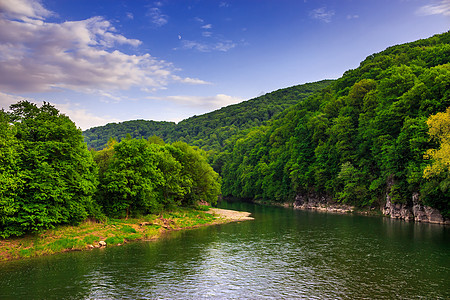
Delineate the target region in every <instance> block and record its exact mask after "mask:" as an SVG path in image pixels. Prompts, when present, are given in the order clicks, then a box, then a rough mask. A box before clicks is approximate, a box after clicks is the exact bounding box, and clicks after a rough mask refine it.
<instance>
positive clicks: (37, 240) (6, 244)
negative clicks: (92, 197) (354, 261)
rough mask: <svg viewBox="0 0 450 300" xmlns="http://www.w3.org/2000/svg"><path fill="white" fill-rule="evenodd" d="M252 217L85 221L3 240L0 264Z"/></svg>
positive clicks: (186, 214) (185, 213) (208, 214)
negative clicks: (76, 224)
mask: <svg viewBox="0 0 450 300" xmlns="http://www.w3.org/2000/svg"><path fill="white" fill-rule="evenodd" d="M249 215H250V213H247V212H239V211H231V210H226V209H218V208H210V209H209V210H208V211H200V210H194V209H189V208H180V209H178V210H176V211H172V212H165V213H162V214H159V215H147V216H145V217H142V218H129V219H126V220H125V219H108V220H107V221H105V222H101V223H99V222H93V221H85V222H83V223H81V224H80V225H78V226H60V227H58V228H55V229H49V230H46V231H43V232H41V233H37V234H31V235H26V236H23V237H18V238H8V239H5V240H0V261H8V260H14V259H22V258H29V257H36V256H42V255H50V254H54V253H60V252H67V251H83V250H90V249H94V248H101V247H107V246H120V245H123V244H125V243H129V242H132V241H138V240H148V241H150V240H156V239H158V238H159V237H160V236H161V235H162V234H164V233H166V232H168V231H174V230H183V229H191V228H196V227H200V226H208V225H216V224H224V223H229V222H240V221H245V220H251V219H253V218H251V217H249Z"/></svg>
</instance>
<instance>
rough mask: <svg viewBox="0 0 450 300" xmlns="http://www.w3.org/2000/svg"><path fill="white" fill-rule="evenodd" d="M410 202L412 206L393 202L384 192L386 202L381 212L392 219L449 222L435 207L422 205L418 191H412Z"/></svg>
mask: <svg viewBox="0 0 450 300" xmlns="http://www.w3.org/2000/svg"><path fill="white" fill-rule="evenodd" d="M412 203H413V205H412V206H411V205H408V204H399V203H397V204H393V203H392V202H391V197H390V196H389V194H386V204H385V205H384V207H383V209H382V212H383V214H384V215H386V216H390V217H391V218H392V219H400V220H405V221H416V222H424V223H434V224H442V225H444V224H449V223H450V221H449V220H445V219H444V218H443V217H442V214H441V213H440V212H439V211H438V210H437V209H435V208H432V207H429V206H425V205H423V204H422V203H421V201H420V198H419V193H417V192H416V193H413V195H412Z"/></svg>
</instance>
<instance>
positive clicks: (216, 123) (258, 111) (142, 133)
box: [83, 80, 332, 152]
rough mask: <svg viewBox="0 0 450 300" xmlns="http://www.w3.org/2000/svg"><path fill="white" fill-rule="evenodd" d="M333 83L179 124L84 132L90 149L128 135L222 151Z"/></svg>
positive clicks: (309, 85)
mask: <svg viewBox="0 0 450 300" xmlns="http://www.w3.org/2000/svg"><path fill="white" fill-rule="evenodd" d="M331 82H332V80H322V81H319V82H314V83H306V84H302V85H297V86H293V87H290V88H285V89H280V90H277V91H274V92H271V93H268V94H265V95H263V96H260V97H257V98H254V99H251V100H248V101H244V102H242V103H239V104H235V105H230V106H227V107H224V108H221V109H218V110H216V111H213V112H210V113H207V114H203V115H200V116H194V117H191V118H188V119H186V120H183V121H181V122H180V123H178V124H175V123H171V122H155V121H144V120H135V121H126V122H122V123H110V124H107V125H105V126H100V127H94V128H91V129H88V130H86V131H84V132H83V136H84V138H85V141H86V143H87V144H88V147H90V148H95V149H97V150H99V149H102V148H103V147H105V145H106V143H107V142H108V140H109V139H110V138H115V139H116V140H117V141H121V140H122V139H124V138H125V137H126V136H127V134H130V135H131V137H133V138H140V137H143V138H148V137H150V136H153V135H156V136H159V137H161V138H162V139H164V140H165V141H168V142H174V141H183V142H186V143H188V144H190V145H194V146H198V147H201V148H202V149H204V150H205V151H210V150H213V151H215V152H218V151H221V149H222V147H224V146H226V143H227V140H228V139H229V138H231V137H232V136H234V135H236V134H237V133H238V132H239V131H241V130H244V129H249V128H253V127H257V126H261V125H263V124H265V122H266V121H268V120H270V119H272V118H274V117H275V116H277V115H278V114H279V113H280V112H282V111H284V110H285V109H286V108H288V107H291V106H292V105H295V104H296V103H297V102H298V101H300V100H301V99H305V98H307V97H308V96H310V95H312V94H313V93H315V92H317V91H320V90H322V89H323V88H325V87H326V86H328V85H329V84H330V83H331Z"/></svg>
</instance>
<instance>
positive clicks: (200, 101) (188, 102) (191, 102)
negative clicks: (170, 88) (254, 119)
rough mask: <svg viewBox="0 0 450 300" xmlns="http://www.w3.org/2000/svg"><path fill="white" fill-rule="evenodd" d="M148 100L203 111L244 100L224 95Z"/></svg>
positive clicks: (152, 98)
mask: <svg viewBox="0 0 450 300" xmlns="http://www.w3.org/2000/svg"><path fill="white" fill-rule="evenodd" d="M147 99H149V100H163V101H169V102H174V103H176V104H177V105H185V106H190V107H202V108H205V109H218V108H221V107H224V106H228V105H231V104H236V103H239V102H242V101H243V100H244V99H241V98H238V97H232V96H228V95H225V94H217V95H215V96H206V97H201V96H186V95H180V96H167V97H148V98H147Z"/></svg>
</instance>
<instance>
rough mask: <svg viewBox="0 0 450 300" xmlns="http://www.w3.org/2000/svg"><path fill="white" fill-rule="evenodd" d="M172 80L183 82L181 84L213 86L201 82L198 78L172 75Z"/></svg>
mask: <svg viewBox="0 0 450 300" xmlns="http://www.w3.org/2000/svg"><path fill="white" fill-rule="evenodd" d="M172 79H173V80H174V81H177V82H181V83H187V84H211V82H208V81H204V80H201V79H198V78H190V77H185V78H182V77H180V76H177V75H172Z"/></svg>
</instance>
